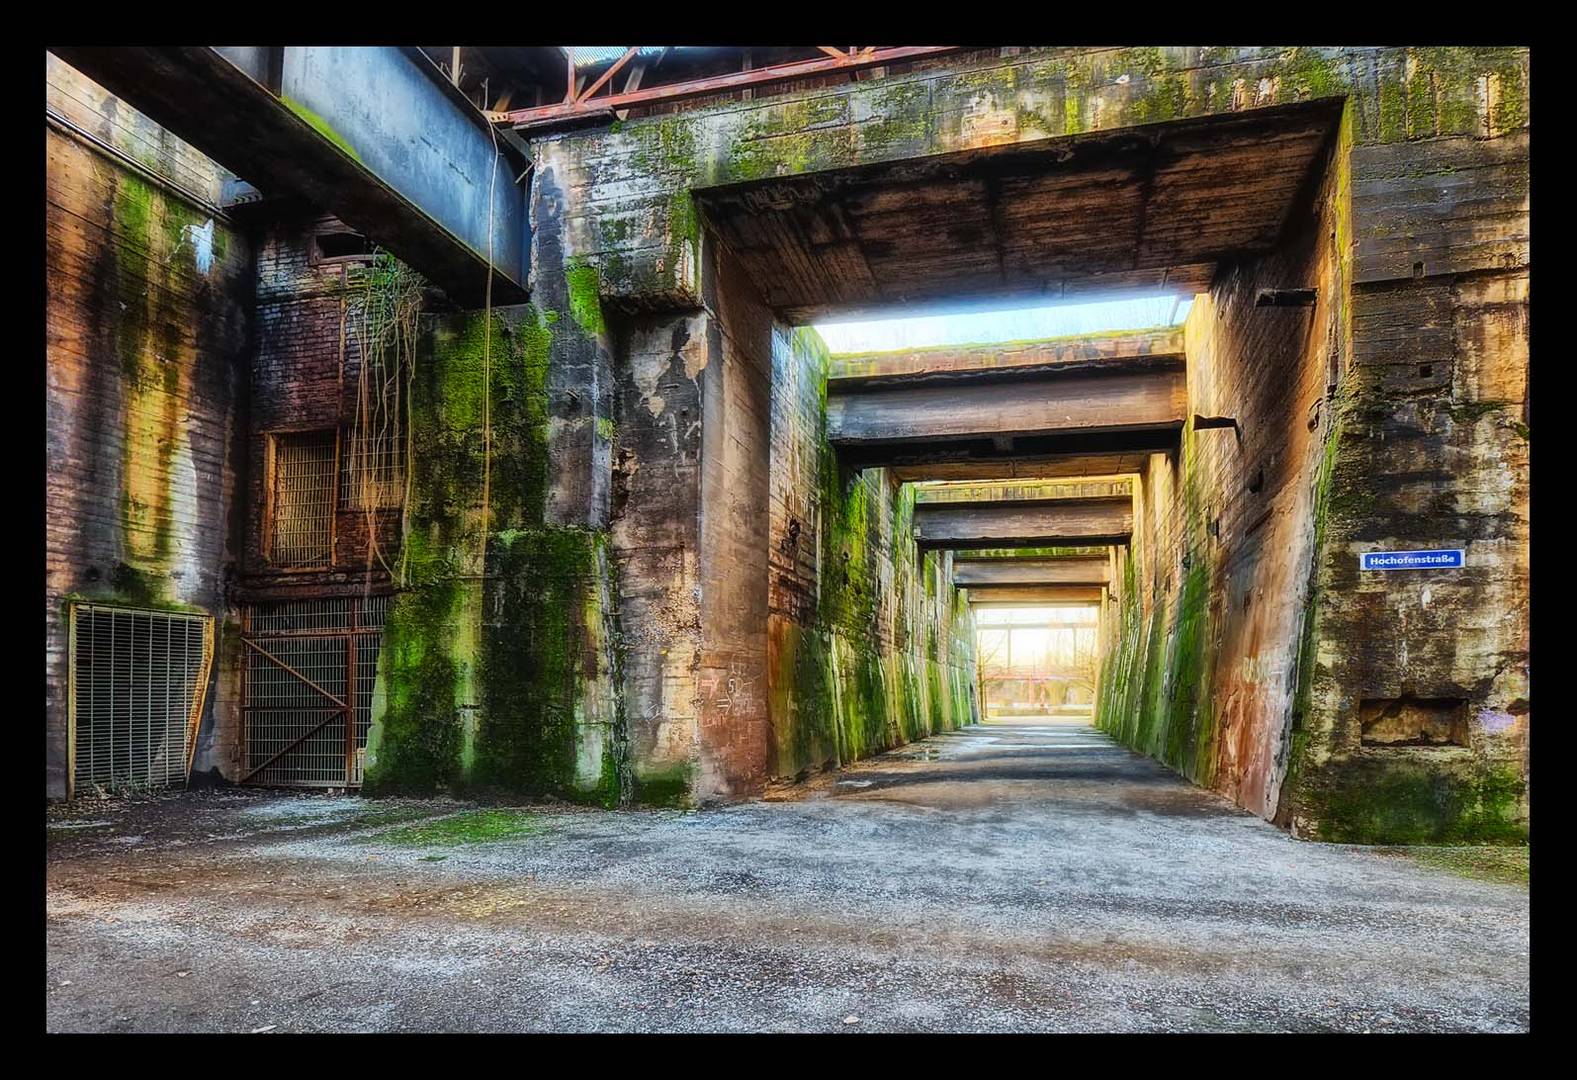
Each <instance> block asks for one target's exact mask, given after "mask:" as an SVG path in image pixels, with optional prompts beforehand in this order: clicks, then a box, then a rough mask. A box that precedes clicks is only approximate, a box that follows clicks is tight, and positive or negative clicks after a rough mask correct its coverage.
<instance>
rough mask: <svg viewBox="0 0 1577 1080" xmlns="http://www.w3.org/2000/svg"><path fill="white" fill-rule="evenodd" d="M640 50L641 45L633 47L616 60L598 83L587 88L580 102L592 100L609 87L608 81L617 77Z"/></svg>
mask: <svg viewBox="0 0 1577 1080" xmlns="http://www.w3.org/2000/svg"><path fill="white" fill-rule="evenodd" d="M640 49H641V47H640V46H639V45H631V46H630V47H629V48H628V49H625V50H624V55H623V56H621V57H619V58H618V59H617V60H615V61H614V62H613V64H612V66H610V67H609V68H608V70H607V71H604V72H603V73H602V75H601V76H599V77H598V79H597V81H596V82H594V83H592V84H591V85H590V86H588V87H586V92H585V93H584V94H582V95H581V96H580V101H589V100H591V97H592V95H593V94H595V93H596V92H597V91H598V90H601V89H602V88H603V87H604V86H606V85H608V80H609V79H611V78H613V77H614V76H615V75H617V74H618V73H619V69H620V68H622V67H623V66H624V65H625V64H628V63H629V62H630V57H632V56H634V55H635V54H636V53H638V52H640Z"/></svg>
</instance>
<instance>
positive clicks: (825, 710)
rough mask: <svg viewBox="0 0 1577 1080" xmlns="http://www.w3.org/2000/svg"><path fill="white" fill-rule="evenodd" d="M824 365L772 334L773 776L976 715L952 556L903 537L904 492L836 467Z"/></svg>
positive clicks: (808, 341) (794, 334) (799, 340)
mask: <svg viewBox="0 0 1577 1080" xmlns="http://www.w3.org/2000/svg"><path fill="white" fill-rule="evenodd" d="M829 365H830V358H829V356H828V353H827V348H826V345H825V344H824V343H823V342H822V340H821V338H820V336H819V335H818V334H816V332H815V331H814V330H812V329H810V328H808V327H805V328H800V329H797V330H789V329H788V328H786V327H779V328H778V329H777V330H776V332H775V333H774V335H773V367H772V484H771V491H772V521H771V532H770V534H769V539H770V548H769V552H770V557H771V573H772V577H771V587H770V596H771V614H770V617H769V620H768V624H767V625H768V630H769V667H768V672H769V679H768V693H769V694H770V696H771V717H772V732H773V743H772V752H773V758H772V774H773V776H775V777H778V778H793V777H798V776H803V775H805V774H807V773H808V772H810V771H813V770H817V769H822V768H827V767H833V766H837V765H842V764H847V763H848V762H850V761H854V760H856V759H858V758H861V757H865V756H867V755H869V754H872V753H875V752H877V751H879V750H883V749H886V748H888V747H892V746H896V745H899V744H901V743H905V742H908V741H910V740H913V739H917V738H922V737H924V736H926V735H929V734H933V733H935V732H938V731H946V730H950V729H953V728H956V727H958V726H959V725H960V724H963V723H969V722H973V721H975V720H978V719H979V718H980V712H979V705H978V699H977V694H976V687H975V670H974V637H973V620H972V618H971V616H970V613H969V610H968V606H967V604H966V603H965V602H964V600H963V596H962V594H961V593H959V592H958V591H957V590H956V589H954V588H953V587H952V584H951V580H952V573H951V556H950V555H949V554H948V553H945V552H938V553H926V554H924V555H921V554H920V552H919V551H918V550H917V549H916V547H915V545H914V542H913V539H912V535H911V534H912V521H913V514H914V488H913V487H912V486H910V485H903V484H899V483H898V482H897V481H896V480H894V479H893V478H892V476H891V475H890V474H889V473H888V472H887V471H886V470H883V469H869V470H864V471H855V470H851V469H848V468H846V467H844V466H843V465H841V464H840V463H839V461H838V458H837V455H836V453H835V452H834V451H833V449H832V447H831V445H830V444H829V443H828V441H827V408H826V406H827V375H828V369H829Z"/></svg>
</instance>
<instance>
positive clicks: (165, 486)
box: [45, 57, 251, 797]
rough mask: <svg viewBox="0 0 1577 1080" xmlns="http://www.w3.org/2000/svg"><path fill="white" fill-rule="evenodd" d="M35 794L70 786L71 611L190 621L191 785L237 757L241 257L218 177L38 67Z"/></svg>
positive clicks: (158, 135) (149, 127)
mask: <svg viewBox="0 0 1577 1080" xmlns="http://www.w3.org/2000/svg"><path fill="white" fill-rule="evenodd" d="M46 77H47V97H46V110H47V112H48V114H49V121H48V124H47V127H46V135H45V139H46V143H45V152H46V162H47V168H46V174H45V175H46V190H45V221H46V230H47V232H46V236H47V246H46V264H45V275H46V292H47V302H46V309H45V319H46V369H45V370H46V416H47V428H46V439H47V442H48V455H47V473H46V506H47V513H46V529H47V532H46V558H45V665H46V685H47V691H46V695H47V696H46V730H47V733H48V734H47V742H46V745H47V754H46V769H45V789H46V793H47V794H48V795H49V796H50V797H61V796H64V795H65V794H66V790H67V768H68V765H67V756H68V753H67V750H68V707H67V700H66V694H67V686H68V677H69V657H68V656H67V644H68V621H67V598H68V597H73V596H77V597H83V598H91V599H95V600H100V601H103V602H108V603H120V604H126V605H130V606H136V607H149V606H154V607H162V606H174V607H181V608H186V609H192V608H195V609H200V610H201V611H203V612H206V613H208V614H210V615H213V616H215V619H216V635H217V642H216V645H217V655H218V658H219V662H216V663H215V665H214V671H213V675H212V680H211V685H210V687H209V690H208V693H207V700H206V704H205V711H204V715H203V720H202V724H201V727H200V730H199V736H198V754H197V760H196V763H195V769H196V770H197V771H198V772H203V771H206V770H207V769H209V768H211V767H212V766H213V765H214V764H215V762H216V761H218V760H220V759H222V758H223V757H224V756H225V755H226V753H227V752H228V747H229V746H230V745H231V744H233V741H234V739H235V732H236V716H237V713H236V701H235V683H234V677H233V676H234V669H233V666H229V665H226V664H225V663H224V662H223V660H224V658H225V657H226V656H227V655H228V654H229V653H230V652H231V650H232V648H233V638H234V628H233V625H232V624H231V623H229V622H228V621H227V619H226V609H225V595H224V591H225V584H226V580H227V577H228V575H229V573H230V571H231V569H232V567H233V564H234V561H235V559H236V551H235V548H236V543H235V541H236V540H237V538H238V535H239V530H238V529H237V528H236V527H235V524H234V522H235V519H234V517H233V515H234V512H235V505H234V495H235V491H236V484H237V481H236V477H237V472H238V454H237V446H238V440H237V435H238V430H239V429H238V417H239V415H240V402H241V399H242V395H243V393H244V365H245V358H246V346H247V313H248V306H249V295H250V288H251V255H250V249H249V246H248V244H247V242H246V239H245V237H244V236H243V235H242V234H241V233H240V232H239V231H238V230H237V229H236V228H235V227H234V225H233V224H232V223H231V222H229V221H228V220H227V219H226V218H225V217H224V216H223V214H222V213H221V212H220V211H218V209H217V208H216V207H215V206H214V205H213V200H214V199H215V198H216V196H217V193H218V187H219V178H220V171H219V169H218V166H217V165H215V164H214V163H213V162H212V161H209V160H208V159H207V158H205V157H203V156H202V155H201V154H198V153H197V152H196V151H194V150H192V149H191V147H189V146H186V145H185V144H183V143H180V142H179V141H178V140H176V139H174V138H172V137H171V136H170V135H169V133H168V132H165V131H163V130H162V129H160V128H158V127H157V126H156V125H154V124H153V123H152V122H151V121H149V120H148V119H147V118H146V117H143V116H142V115H141V114H139V113H136V112H135V111H134V110H132V109H130V108H128V107H127V106H126V105H125V103H123V102H120V101H118V100H116V99H115V98H113V97H112V96H110V95H109V94H108V93H107V92H105V91H104V90H103V89H102V88H101V87H98V86H97V85H96V84H94V83H92V82H91V81H90V80H88V79H87V78H85V77H84V76H82V75H81V74H80V73H78V72H76V71H75V70H73V69H72V68H70V67H68V66H67V65H65V64H63V63H61V62H59V61H58V60H56V59H55V58H54V57H50V58H49V60H48V67H47V76H46Z"/></svg>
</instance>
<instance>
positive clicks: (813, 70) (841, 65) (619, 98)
mask: <svg viewBox="0 0 1577 1080" xmlns="http://www.w3.org/2000/svg"><path fill="white" fill-rule="evenodd" d="M959 48H961V46H958V45H906V46H903V47H901V48H891V49H874V48H867V49H866V50H865V51H864V52H860V53H855V54H853V55H852V56H851V55H848V54H840V55H839V56H838V57H837V58H836V59H834V58H832V57H830V56H829V57H827V58H825V59H817V60H800V61H796V62H795V63H792V64H777V65H774V66H772V67H764V68H756V69H754V70H752V71H736V72H733V73H731V74H728V75H714V76H712V77H711V78H708V79H692V80H689V81H687V82H678V83H670V84H668V85H666V86H651V87H645V88H643V89H640V90H631V91H628V92H626V93H623V94H609V95H608V96H606V97H600V98H589V97H586V96H582V98H581V99H580V100H579V101H574V100H568V101H564V102H561V103H559V104H555V105H540V106H537V107H535V108H531V109H513V110H510V111H509V112H492V113H488V118H489V119H490V120H492V121H494V122H495V123H503V124H509V125H511V126H513V127H516V128H529V127H536V126H539V125H542V124H548V123H556V122H558V121H561V120H566V119H570V118H572V117H577V116H587V115H591V114H596V113H601V112H606V111H607V110H609V109H627V108H629V107H631V106H633V105H651V104H654V103H657V102H670V101H682V100H684V99H686V98H695V97H705V96H706V95H708V94H719V93H723V92H725V91H728V90H740V89H743V88H744V87H747V86H750V87H755V86H769V85H772V84H774V83H782V82H789V81H790V80H793V79H803V78H805V77H807V76H810V75H819V74H823V73H825V72H829V71H854V70H856V69H858V68H867V67H880V66H881V65H883V64H893V63H897V62H899V61H901V60H918V59H920V58H922V57H929V56H939V55H941V54H943V53H949V52H956V51H957V50H958V49H959Z"/></svg>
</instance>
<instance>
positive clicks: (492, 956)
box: [48, 720, 1528, 1032]
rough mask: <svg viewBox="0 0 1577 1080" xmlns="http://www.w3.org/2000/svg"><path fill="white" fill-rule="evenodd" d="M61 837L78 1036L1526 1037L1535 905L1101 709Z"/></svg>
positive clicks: (59, 993)
mask: <svg viewBox="0 0 1577 1080" xmlns="http://www.w3.org/2000/svg"><path fill="white" fill-rule="evenodd" d="M49 825H50V837H51V839H50V858H49V867H48V912H49V922H48V927H49V929H48V950H49V963H48V980H49V988H48V1026H49V1028H50V1029H51V1030H56V1031H66V1030H214V1031H243V1032H245V1031H253V1030H266V1031H277V1032H298V1031H361V1030H379V1031H384V1030H391V1031H393V1030H500V1031H518V1030H547V1029H552V1030H564V1031H581V1030H685V1031H691V1030H694V1031H746V1030H749V1031H755V1030H771V1031H779V1030H788V1031H805V1030H852V1031H868V1030H872V1031H909V1030H931V1031H934V1030H959V1031H1007V1030H1036V1031H1087V1030H1096V1031H1135V1030H1144V1031H1149V1030H1212V1031H1214V1030H1230V1031H1260V1030H1275V1031H1310V1030H1316V1031H1326V1030H1341V1031H1364V1030H1369V1031H1415V1030H1451V1031H1458V1030H1473V1031H1482V1030H1491V1031H1511V1030H1521V1029H1524V1028H1526V1027H1527V1024H1528V897H1527V891H1526V889H1525V887H1524V886H1521V885H1517V884H1508V883H1498V882H1492V881H1486V880H1474V879H1470V878H1468V877H1464V876H1461V875H1459V874H1457V873H1453V872H1450V871H1448V870H1445V869H1438V868H1435V867H1433V866H1430V865H1427V864H1425V863H1423V862H1421V861H1419V860H1418V859H1417V858H1416V857H1408V856H1403V855H1401V854H1399V853H1398V852H1397V851H1394V850H1386V849H1376V848H1364V847H1352V846H1331V845H1322V844H1314V843H1306V842H1300V841H1297V840H1294V839H1292V838H1291V837H1289V836H1288V835H1287V834H1286V833H1285V832H1284V831H1282V830H1279V829H1277V828H1276V827H1275V826H1273V825H1271V824H1269V823H1267V822H1265V821H1263V820H1261V819H1260V818H1258V817H1257V816H1255V815H1253V814H1251V813H1248V812H1246V811H1244V810H1241V809H1239V808H1237V807H1235V806H1233V805H1232V804H1231V803H1230V802H1229V801H1227V800H1225V799H1223V798H1221V797H1220V796H1218V795H1216V794H1213V793H1211V792H1209V791H1206V790H1204V789H1201V788H1199V787H1196V786H1193V785H1191V784H1189V783H1188V782H1186V781H1185V780H1182V779H1181V778H1179V777H1178V776H1176V775H1175V774H1173V773H1171V772H1170V771H1168V770H1167V769H1165V768H1164V767H1162V766H1161V765H1159V764H1158V763H1156V762H1155V761H1153V760H1151V759H1148V758H1145V757H1142V756H1140V755H1138V754H1135V753H1133V752H1131V751H1129V750H1126V749H1124V748H1122V747H1119V746H1117V745H1116V744H1114V743H1113V742H1111V741H1110V740H1109V739H1108V738H1107V737H1106V736H1105V735H1103V734H1101V733H1099V732H1097V731H1095V730H1094V729H1093V728H1092V727H1090V726H1089V725H1088V724H1087V723H1082V722H1077V721H1051V720H1021V721H1016V722H990V723H987V724H982V725H974V726H970V727H966V728H964V729H963V730H960V731H956V732H951V733H948V734H943V735H937V736H932V737H930V738H927V739H924V740H921V741H918V742H915V743H911V744H909V745H907V746H905V747H903V748H900V749H898V750H896V751H892V752H889V753H886V754H882V755H879V756H876V757H874V758H871V759H869V760H867V761H864V762H860V763H858V764H856V765H854V766H853V767H851V768H848V769H845V770H842V771H839V772H830V773H826V774H823V775H822V776H820V777H819V778H817V779H815V780H813V781H811V782H810V783H807V784H802V785H798V786H795V787H785V788H782V789H778V790H774V791H769V792H768V795H767V798H766V799H764V800H760V801H750V802H743V803H734V804H730V805H726V806H722V807H719V808H714V809H710V810H703V811H699V812H696V811H683V810H634V811H623V812H618V813H604V812H600V811H594V810H582V809H576V808H561V807H543V806H535V807H530V808H520V809H506V808H493V809H481V810H479V809H477V808H476V807H475V806H474V805H468V804H461V803H454V802H448V801H443V800H380V801H363V800H359V799H355V798H344V797H325V796H310V795H280V794H276V793H265V792H262V791H255V790H252V791H247V790H234V789H232V790H221V791H214V792H196V793H188V794H179V795H170V796H165V797H160V798H155V799H146V800H140V801H115V802H109V803H104V802H98V803H95V802H90V801H83V802H79V803H75V804H70V805H62V806H57V807H55V808H53V809H52V810H51V812H50V820H49Z"/></svg>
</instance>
